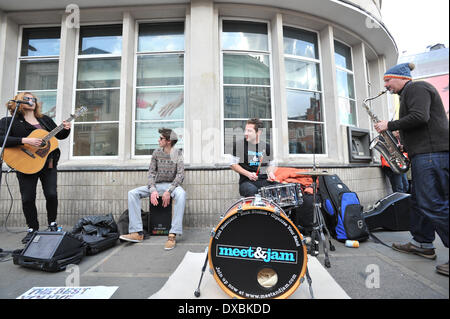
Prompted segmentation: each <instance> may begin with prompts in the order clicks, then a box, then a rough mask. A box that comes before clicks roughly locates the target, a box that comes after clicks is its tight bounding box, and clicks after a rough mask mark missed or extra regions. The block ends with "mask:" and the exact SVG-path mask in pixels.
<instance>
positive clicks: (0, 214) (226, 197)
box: [0, 167, 390, 230]
mask: <svg viewBox="0 0 450 319" xmlns="http://www.w3.org/2000/svg"><path fill="white" fill-rule="evenodd" d="M327 171H328V172H329V173H333V174H338V175H339V177H340V178H341V179H342V180H343V181H344V183H346V184H347V185H348V187H349V188H350V189H351V190H352V191H355V192H356V193H357V194H358V196H359V198H360V200H361V203H362V204H363V205H364V206H365V208H367V207H368V206H369V205H372V204H374V203H375V202H376V201H377V200H378V199H380V198H382V197H384V196H386V195H387V194H388V192H390V186H389V182H388V181H387V179H386V178H384V177H383V175H382V172H381V170H380V168H378V167H362V168H329V169H327ZM6 180H7V181H8V184H9V187H10V190H11V193H12V195H13V198H14V201H13V206H12V209H11V214H10V215H9V217H8V221H7V226H11V227H15V226H19V227H25V226H26V224H25V218H24V217H23V213H22V207H21V200H20V192H19V186H18V183H17V178H16V176H15V173H9V174H7V175H6V174H5V173H4V174H3V178H2V186H1V198H0V225H1V226H3V225H4V222H5V219H6V217H7V215H8V212H9V208H10V204H11V200H10V197H9V193H8V190H7V187H6V185H5V182H6ZM146 182H147V171H145V170H142V171H60V172H59V173H58V197H59V208H58V223H59V224H61V225H64V226H66V227H67V228H69V229H70V228H71V227H72V226H73V225H74V224H75V223H76V222H77V221H78V219H79V218H81V217H83V216H88V215H104V214H109V213H112V214H113V215H114V217H115V218H116V219H117V218H118V216H119V215H120V214H121V213H122V212H123V211H124V210H125V209H127V192H128V191H129V190H131V189H133V188H135V187H138V186H142V185H145V184H146ZM183 187H184V188H185V190H186V192H187V201H186V211H185V216H184V225H185V227H213V226H215V225H216V224H217V223H218V221H219V216H220V215H221V214H223V213H224V212H225V211H226V210H227V209H228V208H229V207H230V206H231V205H232V204H233V203H234V202H235V201H237V200H238V199H239V193H238V175H237V174H236V173H234V172H233V171H231V170H229V169H211V170H195V169H187V170H186V176H185V181H184V183H183ZM37 207H38V214H39V223H40V225H41V230H42V229H44V228H45V227H46V223H47V221H46V213H45V199H44V195H43V193H42V189H41V186H40V182H39V184H38V192H37ZM142 208H143V209H144V210H148V199H143V200H142Z"/></svg>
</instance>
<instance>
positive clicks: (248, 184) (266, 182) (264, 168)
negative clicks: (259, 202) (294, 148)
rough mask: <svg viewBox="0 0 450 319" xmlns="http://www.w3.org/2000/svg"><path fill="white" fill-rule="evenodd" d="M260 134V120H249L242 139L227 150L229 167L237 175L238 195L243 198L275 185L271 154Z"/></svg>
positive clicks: (261, 129) (268, 145)
mask: <svg viewBox="0 0 450 319" xmlns="http://www.w3.org/2000/svg"><path fill="white" fill-rule="evenodd" d="M262 132H263V124H262V122H261V120H260V119H258V118H252V119H249V120H248V121H247V123H246V125H245V131H244V138H240V139H237V140H234V141H233V144H232V149H231V148H230V149H229V152H230V153H231V154H230V155H231V156H230V167H231V169H232V170H233V171H235V172H236V173H238V174H239V194H240V195H241V196H243V197H251V196H254V195H255V194H257V193H258V190H259V189H260V188H261V187H266V186H270V185H274V184H276V182H275V179H276V178H275V175H274V171H275V169H276V167H275V166H274V160H273V152H272V151H271V147H270V144H269V143H267V142H266V141H264V139H263V138H262Z"/></svg>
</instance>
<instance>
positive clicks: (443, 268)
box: [436, 261, 448, 276]
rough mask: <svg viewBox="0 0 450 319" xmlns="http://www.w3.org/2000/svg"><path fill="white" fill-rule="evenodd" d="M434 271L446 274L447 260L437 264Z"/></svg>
mask: <svg viewBox="0 0 450 319" xmlns="http://www.w3.org/2000/svg"><path fill="white" fill-rule="evenodd" d="M436 271H437V272H438V273H440V274H443V275H446V276H448V261H447V262H446V263H445V264H442V265H437V266H436Z"/></svg>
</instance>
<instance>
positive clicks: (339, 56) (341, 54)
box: [334, 41, 352, 70]
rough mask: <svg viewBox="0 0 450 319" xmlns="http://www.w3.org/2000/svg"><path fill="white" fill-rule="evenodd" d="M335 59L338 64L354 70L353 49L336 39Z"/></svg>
mask: <svg viewBox="0 0 450 319" xmlns="http://www.w3.org/2000/svg"><path fill="white" fill-rule="evenodd" d="M334 59H335V63H336V66H339V67H341V68H344V69H347V70H352V54H351V49H350V47H348V46H346V45H345V44H342V43H341V42H339V41H334Z"/></svg>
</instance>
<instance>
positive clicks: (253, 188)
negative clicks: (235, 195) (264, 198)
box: [239, 179, 276, 197]
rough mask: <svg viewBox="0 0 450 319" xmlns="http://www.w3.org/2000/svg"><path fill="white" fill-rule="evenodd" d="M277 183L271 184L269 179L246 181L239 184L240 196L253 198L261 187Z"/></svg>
mask: <svg viewBox="0 0 450 319" xmlns="http://www.w3.org/2000/svg"><path fill="white" fill-rule="evenodd" d="M275 184H276V183H275V182H269V181H268V180H267V179H261V180H259V179H258V180H256V181H250V180H248V181H245V182H242V183H240V184H239V194H240V195H241V196H242V197H252V196H255V194H257V193H258V190H259V189H260V188H261V187H266V186H271V185H275Z"/></svg>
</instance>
